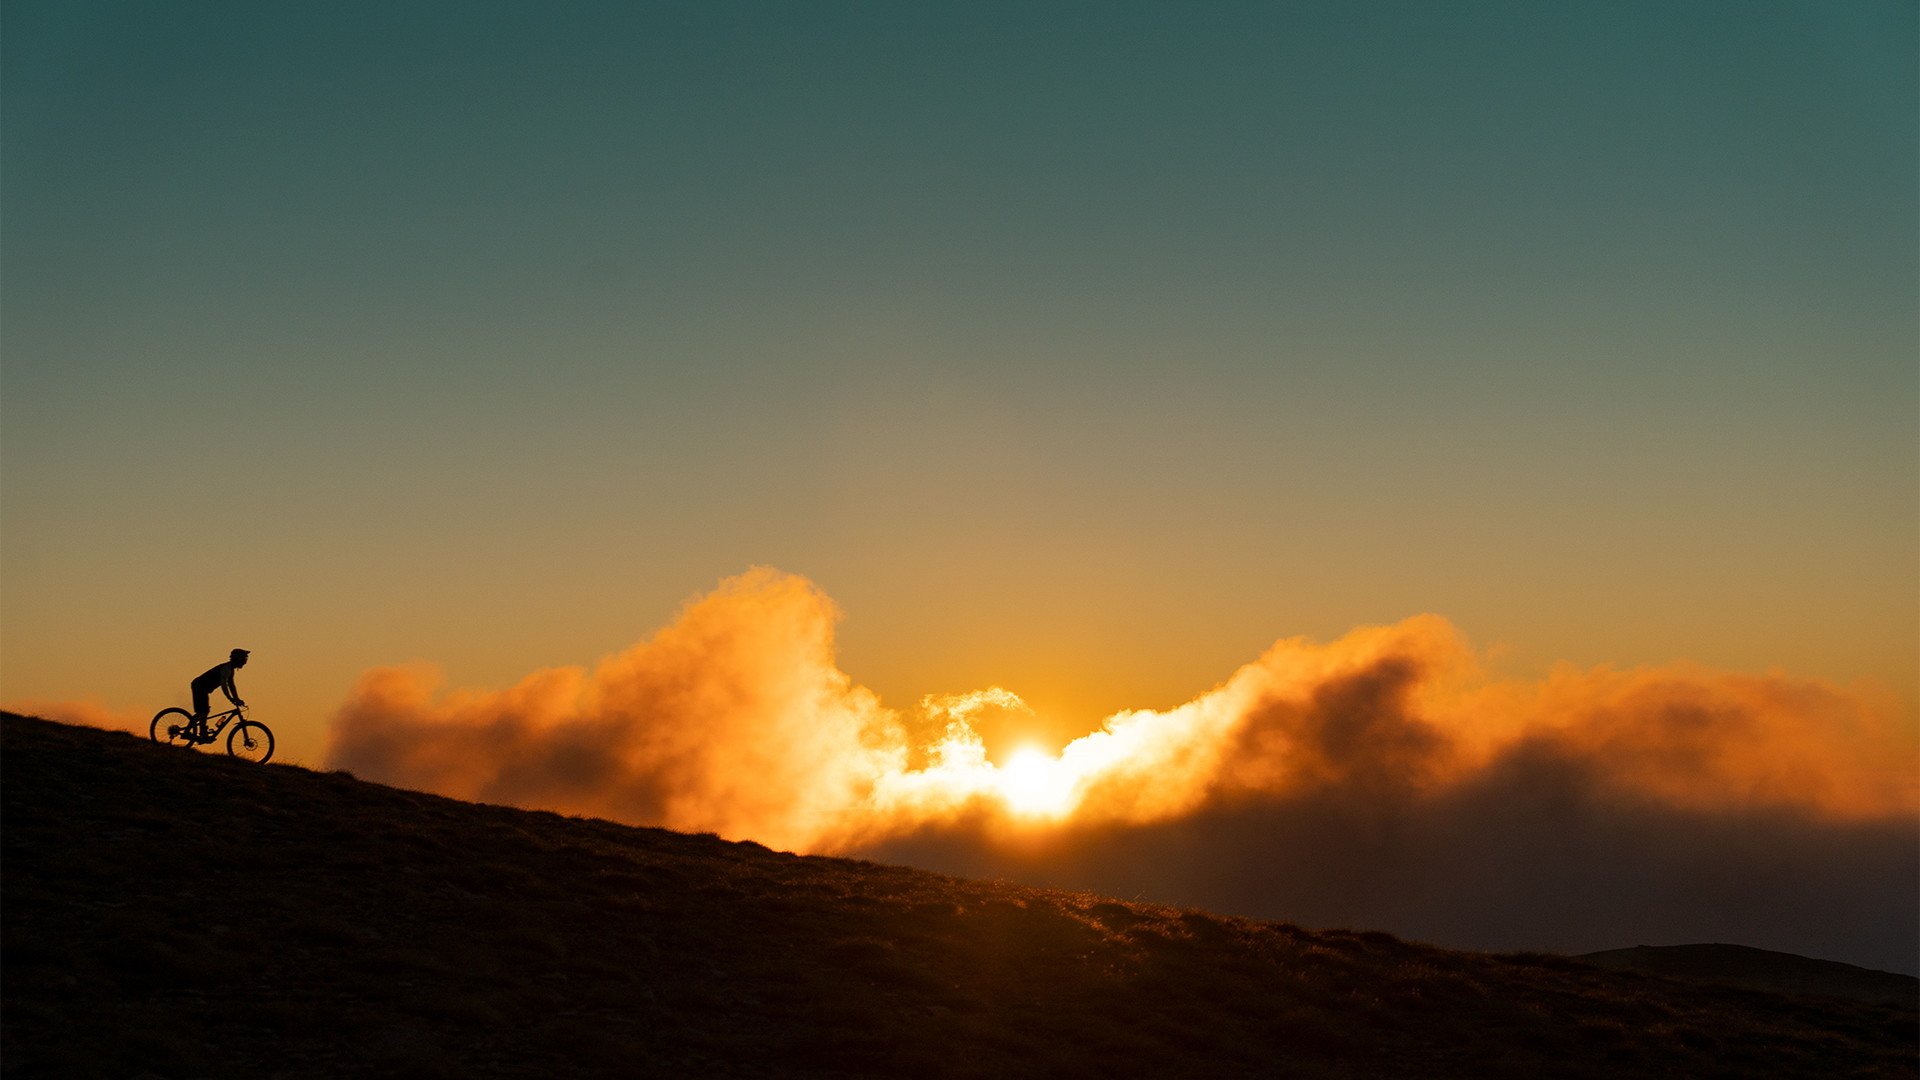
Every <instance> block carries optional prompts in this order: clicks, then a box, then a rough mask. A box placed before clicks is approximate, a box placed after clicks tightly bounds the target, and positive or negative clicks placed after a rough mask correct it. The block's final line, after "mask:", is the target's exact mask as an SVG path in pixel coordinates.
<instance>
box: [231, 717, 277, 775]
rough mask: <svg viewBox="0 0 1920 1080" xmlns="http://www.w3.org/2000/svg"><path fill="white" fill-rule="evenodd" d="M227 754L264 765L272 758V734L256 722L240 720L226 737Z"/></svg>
mask: <svg viewBox="0 0 1920 1080" xmlns="http://www.w3.org/2000/svg"><path fill="white" fill-rule="evenodd" d="M227 753H229V754H231V755H233V756H234V757H237V758H243V759H245V760H247V761H251V762H254V763H255V764H260V765H264V764H266V761H267V759H268V758H270V757H272V756H273V732H272V731H271V730H269V729H268V727H267V725H265V724H263V723H261V722H260V721H258V720H242V721H240V722H239V723H237V724H235V725H233V733H232V734H231V735H228V736H227Z"/></svg>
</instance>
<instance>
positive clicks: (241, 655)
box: [227, 649, 247, 660]
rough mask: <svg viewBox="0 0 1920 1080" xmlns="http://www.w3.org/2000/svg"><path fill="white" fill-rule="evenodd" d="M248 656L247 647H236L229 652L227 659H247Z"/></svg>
mask: <svg viewBox="0 0 1920 1080" xmlns="http://www.w3.org/2000/svg"><path fill="white" fill-rule="evenodd" d="M246 658H247V650H245V649H235V650H233V651H232V652H230V653H228V654H227V659H229V660H245V659H246Z"/></svg>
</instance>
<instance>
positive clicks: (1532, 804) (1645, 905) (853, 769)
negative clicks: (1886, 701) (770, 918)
mask: <svg viewBox="0 0 1920 1080" xmlns="http://www.w3.org/2000/svg"><path fill="white" fill-rule="evenodd" d="M836 619H837V611H836V610H835V608H834V605H833V604H832V602H831V601H830V600H829V599H828V598H827V597H826V596H825V595H824V594H823V593H822V592H821V591H820V590H819V589H818V588H816V587H815V586H814V585H813V584H812V583H810V582H808V581H806V580H805V579H802V578H798V577H794V576H791V575H786V574H781V573H779V572H776V571H773V570H768V569H756V570H753V571H750V572H748V573H746V574H743V575H741V576H739V577H736V578H733V579H730V580H728V581H726V582H724V583H722V585H721V586H720V587H719V588H718V589H717V590H715V591H714V592H713V593H711V594H709V595H707V596H705V597H702V598H700V599H698V600H696V601H694V602H692V603H690V604H689V605H688V606H687V607H686V608H685V609H684V610H683V611H682V612H681V613H680V615H679V617H678V618H677V619H676V620H675V622H674V623H673V624H672V625H670V626H668V627H667V628H666V629H664V630H661V631H660V632H659V633H657V634H656V635H655V636H654V637H653V638H651V639H650V640H648V641H645V642H643V643H641V644H639V645H636V646H634V647H633V648H631V649H629V650H627V651H625V652H623V653H620V654H618V655H615V656H612V657H609V658H607V659H605V660H603V661H601V662H600V663H599V664H598V665H597V666H596V667H594V668H592V669H591V670H589V669H586V668H557V669H548V670H543V671H538V672H535V673H533V674H531V675H529V676H527V677H526V678H525V679H523V680H522V681H521V682H520V683H519V684H518V685H516V686H514V687H511V688H509V689H506V690H500V691H485V692H473V691H465V692H455V693H445V694H443V693H440V692H439V679H438V677H437V675H436V674H435V673H434V672H433V671H432V670H431V669H430V668H425V667H402V668H382V669H376V670H374V671H370V672H368V673H366V674H365V675H364V676H363V677H362V678H361V680H360V681H359V684H358V685H357V686H356V688H355V689H354V691H353V693H352V694H351V696H350V698H349V700H348V701H347V702H346V703H345V705H343V706H342V707H341V709H340V710H339V713H338V715H337V716H336V718H335V720H334V722H333V726H332V729H331V732H330V746H329V750H328V759H329V764H331V765H332V766H334V767H340V768H347V769H351V770H353V771H354V772H355V773H357V774H359V775H361V776H365V777H368V778H370V779H377V780H381V781H383V782H387V783H393V784H398V785H403V786H408V787H416V788H424V789H427V790H432V791H438V792H441V793H444V794H448V795H453V796H456V797H460V798H466V799H477V800H482V801H491V802H504V803H512V804H516V805H522V806H530V807H541V808H547V809H553V810H559V811H562V812H568V813H576V814H588V815H595V816H603V817H609V818H613V819H616V820H621V821H627V822H632V823H636V824H648V825H663V826H666V827H669V828H675V829H681V830H688V831H711V832H717V833H720V834H721V835H724V836H729V837H735V838H751V839H755V840H758V841H760V842H762V843H765V844H769V845H771V846H775V847H782V848H790V849H793V850H799V851H814V852H836V853H846V854H860V855H866V856H870V857H875V858H883V859H889V860H895V861H901V862H907V863H911V864H915V865H920V866H926V867H929V868H933V869H941V870H949V871H954V872H962V873H969V874H982V875H1004V876H1009V877H1016V878H1021V879H1024V880H1030V881H1035V882H1040V883H1046V884H1057V885H1063V886H1069V887H1078V888H1090V889H1097V890H1099V891H1102V892H1106V893H1110V894H1116V895H1120V896H1140V897H1144V898H1150V899H1155V900H1163V901H1170V902H1176V903H1188V904H1194V905H1198V906H1204V907H1209V908H1213V909H1216V910H1222V911H1229V912H1236V913H1242V914H1249V915H1255V916H1261V917H1271V918H1284V919H1291V920H1294V921H1299V922H1305V923H1309V924H1314V925H1329V924H1346V925H1366V926H1376V927H1380V928H1384V929H1389V930H1394V931H1396V932H1399V933H1403V934H1407V935H1410V936H1414V937H1421V938H1426V939H1428V940H1434V941H1439V942H1443V943H1447V944H1455V945H1464V946H1474V947H1485V948H1550V949H1560V950H1570V951H1577V950H1581V949H1588V948H1594V949H1597V948H1602V947H1612V946H1617V945H1627V944H1659V943H1668V942H1676V941H1738V942H1743V943H1747V944H1753V945H1759V946H1762V947H1769V948H1780V949H1788V950H1791V951H1797V952H1803V953H1810V954H1813V955H1820V956H1827V957H1831V958H1835V959H1841V960H1850V961H1852V962H1856V963H1866V964H1870V965H1871V966H1876V967H1882V968H1890V969H1894V970H1903V971H1913V970H1914V969H1915V968H1916V967H1917V966H1920V964H1916V960H1915V951H1916V948H1920V942H1917V941H1916V930H1915V926H1914V920H1913V918H1912V912H1913V910H1914V909H1915V905H1916V903H1917V902H1920V824H1917V823H1916V799H1917V796H1920V783H1917V782H1916V781H1920V776H1917V775H1916V773H1917V772H1920V768H1917V767H1916V761H1917V760H1920V758H1917V756H1916V749H1915V745H1914V739H1913V735H1912V733H1911V732H1910V731H1905V730H1903V729H1902V727H1901V726H1900V725H1899V724H1898V723H1897V722H1896V721H1895V719H1894V717H1893V716H1892V713H1891V710H1890V709H1888V708H1886V707H1884V706H1881V705H1877V704H1876V703H1875V702H1874V701H1872V700H1870V699H1867V698H1865V697H1862V696H1860V695H1858V694H1854V693H1850V692H1848V691H1845V690H1843V689H1841V688H1838V687H1834V686H1831V685H1827V684H1824V683H1820V682H1815V681H1809V680H1798V679H1792V678H1789V677H1787V676H1784V675H1780V674H1765V675H1745V674H1730V673H1725V672H1718V671H1712V670H1708V669H1704V668H1700V667H1696V666H1691V665H1673V666H1667V667H1660V668H1645V669H1633V670H1616V669H1611V668H1597V669H1575V668H1572V667H1563V668H1561V669H1559V670H1556V671H1555V672H1553V673H1552V674H1551V675H1550V676H1549V677H1548V678H1546V679H1544V680H1540V681H1537V682H1518V681H1513V680H1499V679H1494V678H1491V677H1489V676H1488V675H1487V674H1486V673H1485V672H1484V670H1483V669H1482V667H1481V664H1480V662H1479V658H1478V656H1477V654H1476V653H1475V652H1474V650H1473V649H1472V648H1471V647H1470V646H1469V645H1468V644H1467V643H1466V642H1465V641H1464V640H1463V639H1462V638H1461V636H1460V635H1459V634H1458V632H1457V631H1455V630H1454V628H1453V627H1452V626H1451V625H1450V624H1448V623H1447V622H1446V621H1445V620H1444V619H1441V618H1439V617H1437V616H1432V615H1424V616H1419V617H1416V618H1412V619H1409V620H1406V621H1404V622H1402V623H1399V624H1396V625H1393V626H1387V627H1372V628H1365V629H1360V630H1356V631H1354V632H1352V633H1350V634H1348V635H1347V636H1345V637H1343V638H1341V639H1340V640H1338V641H1335V642H1332V643H1330V644H1316V643H1313V642H1308V641H1305V640H1298V639H1296V640H1288V641H1282V642H1280V643H1278V644H1276V645H1274V646H1273V647H1272V648H1271V649H1269V650H1268V651H1267V653H1266V654H1265V655H1263V656H1261V657H1260V658H1259V659H1258V660H1256V661H1254V662H1253V663H1250V664H1247V665H1246V666H1244V667H1242V668H1241V669H1239V670H1238V671H1236V672H1234V673H1232V674H1231V675H1230V676H1229V677H1228V678H1227V679H1226V680H1225V681H1224V682H1222V683H1221V684H1220V685H1219V686H1217V687H1215V688H1213V689H1211V690H1208V691H1207V692H1205V693H1203V694H1200V695H1199V696H1198V697H1196V698H1194V699H1193V700H1192V701H1190V702H1188V703H1187V704H1185V705H1182V706H1180V707H1178V708H1174V709H1170V710H1166V711H1163V712H1156V711H1139V712H1127V713H1121V714H1118V715H1115V716H1113V717H1110V718H1109V719H1108V720H1107V721H1106V722H1105V723H1104V724H1103V725H1102V726H1101V728H1100V729H1099V730H1097V731H1094V732H1091V733H1089V734H1088V735H1086V736H1085V737H1083V738H1081V739H1078V740H1075V741H1074V742H1072V743H1070V744H1068V745H1067V746H1066V747H1065V748H1064V749H1063V750H1062V751H1060V752H1059V753H1058V754H1055V755H1045V754H1039V753H1035V752H1028V753H1024V754H1021V755H1017V756H1015V757H1013V758H1010V759H1008V760H1006V761H1003V762H997V763H996V762H993V761H990V760H988V758H987V755H986V753H985V750H984V748H983V746H982V744H981V741H980V739H979V737H978V734H977V732H976V730H975V727H976V723H977V722H978V720H979V718H980V716H981V715H982V710H999V711H1000V713H999V715H1001V716H1003V717H1004V716H1005V715H1007V714H1008V713H1012V714H1015V715H1017V714H1018V712H1019V711H1020V710H1023V709H1024V708H1025V705H1024V703H1022V702H1021V701H1020V700H1019V698H1018V697H1017V695H1015V694H1013V693H1012V692H1010V691H1008V690H1005V689H1002V688H997V687H996V688H990V689H987V690H982V691H975V692H972V693H966V694H956V695H949V696H935V697H928V698H926V699H924V700H923V701H921V702H920V703H919V705H918V706H917V707H916V708H914V709H911V710H908V711H906V712H900V711H897V710H894V709H890V708H888V707H886V706H885V705H883V704H882V703H881V702H880V701H879V700H878V699H877V698H876V697H875V696H874V695H873V694H872V693H871V692H870V691H868V690H866V689H865V688H863V687H860V686H858V685H856V684H855V683H854V682H853V681H852V680H851V679H850V678H849V677H848V676H847V675H846V674H845V673H844V672H842V671H840V669H839V668H838V666H837V663H836V661H835V657H834V648H833V628H834V624H835V621H836Z"/></svg>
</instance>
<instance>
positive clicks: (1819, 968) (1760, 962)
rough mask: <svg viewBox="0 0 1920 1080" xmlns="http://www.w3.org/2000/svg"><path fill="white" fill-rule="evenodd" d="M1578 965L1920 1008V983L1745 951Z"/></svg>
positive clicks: (1661, 951)
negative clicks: (1711, 980) (1591, 965)
mask: <svg viewBox="0 0 1920 1080" xmlns="http://www.w3.org/2000/svg"><path fill="white" fill-rule="evenodd" d="M1575 959H1577V960H1582V961H1585V962H1586V963H1589V964H1597V965H1599V966H1601V967H1609V968H1617V969H1621V970H1631V971H1648V972H1652V973H1654V974H1656V975H1671V976H1674V977H1675V978H1681V979H1716V980H1719V981H1721V982H1732V983H1740V984H1742V985H1746V986H1762V987H1766V988H1768V989H1770V990H1779V991H1782V992H1784V993H1789V994H1832V995H1833V996H1835V997H1848V998H1858V999H1859V1000H1861V1001H1884V1002H1886V1003H1888V1004H1891V1005H1915V1004H1920V979H1916V978H1914V977H1913V976H1911V975H1897V974H1895V973H1893V972H1891V971H1873V970H1870V969H1868V968H1863V967H1855V966H1854V965H1852V964H1842V963H1839V962H1837V961H1833V960H1815V959H1812V958H1810V957H1805V956H1794V955H1793V954H1791V953H1781V952H1773V951H1770V950H1768V949H1754V948H1749V947H1747V946H1745V945H1636V946H1634V947H1633V948H1631V949H1608V950H1606V951H1605V952H1597V953H1585V954H1583V955H1581V956H1577V957H1575Z"/></svg>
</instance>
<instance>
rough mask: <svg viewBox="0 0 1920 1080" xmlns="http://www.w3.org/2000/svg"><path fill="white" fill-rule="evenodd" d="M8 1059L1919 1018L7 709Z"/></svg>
mask: <svg viewBox="0 0 1920 1080" xmlns="http://www.w3.org/2000/svg"><path fill="white" fill-rule="evenodd" d="M0 798H4V878H3V879H0V884H3V886H4V896H3V897H0V919H3V920H4V940H3V941H0V947H3V951H4V956H3V960H4V971H3V972H0V975H3V976H4V977H3V978H0V1008H3V1009H4V1016H3V1019H4V1036H5V1038H4V1047H3V1050H0V1069H3V1070H4V1073H5V1075H6V1076H8V1077H23V1078H24V1077H30V1076H82V1075H84V1076H103V1077H134V1076H137V1075H141V1074H149V1075H150V1076H153V1077H162V1078H179V1077H189V1076H194V1077H197V1076H211V1077H256V1076H286V1077H307V1076H314V1077H319V1076H327V1077H332V1076H369V1077H371V1076H388V1075H406V1076H420V1077H433V1076H445V1077H455V1076H458V1077H489V1076H544V1075H573V1076H616V1075H617V1076H639V1075H661V1076H685V1075H728V1076H780V1075H799V1074H809V1073H813V1074H831V1075H868V1076H900V1075H906V1074H919V1075H923V1076H982V1077H987V1076H1009V1075H1016V1076H1017V1075H1030V1076H1039V1075H1045V1076H1085V1077H1103V1078H1105V1077H1112V1076H1140V1075H1165V1076H1174V1075H1183V1076H1184V1075H1207V1076H1236V1075H1247V1076H1253V1075H1259V1076H1274V1075H1280V1076H1305V1077H1357V1076H1461V1077H1466V1076H1476V1077H1477V1076H1516V1077H1518V1076H1537V1075H1554V1076H1566V1077H1582V1076H1591V1077H1620V1076H1656V1075H1685V1076H1695V1077H1711V1076H1754V1075H1767V1076H1807V1077H1816V1076H1817V1077H1843V1076H1860V1077H1878V1076H1914V1075H1916V1064H1915V1062H1916V1052H1917V1051H1920V1047H1917V1046H1916V1013H1915V1009H1914V1007H1913V1006H1912V1004H1911V1003H1908V1004H1906V1005H1901V1006H1895V1005H1887V1004H1876V1003H1871V1002H1863V1001H1848V1000H1843V999H1839V998H1833V997H1824V996H1805V997H1791V996H1786V995H1783V994H1777V993H1772V992H1767V991H1762V990H1752V989H1741V988H1738V987H1732V986H1727V985H1714V984H1707V983H1690V982H1682V981H1677V980H1671V979H1666V978H1662V977H1659V976H1654V975H1646V974H1640V973H1636V972H1632V971H1609V970H1604V969H1601V968H1596V967H1592V966H1588V965H1585V964H1580V963H1577V962H1574V961H1571V960H1567V959H1564V958H1559V957H1545V956H1532V955H1513V956H1497V955H1486V954H1478V953H1462V952H1453V951H1448V950H1442V949H1434V948H1428V947H1426V946H1421V945H1415V944H1411V943H1408V942H1404V941H1400V940H1398V939H1396V938H1394V937H1392V936H1390V935H1388V934H1384V933H1377V932H1368V933H1352V932H1347V931H1320V932H1315V931H1308V930H1303V929H1300V928H1298V927H1295V926H1291V925H1287V924H1284V923H1262V922H1252V921H1248V920H1242V919H1231V918H1220V917H1215V916H1211V915H1207V914H1203V913H1200V912H1192V911H1180V910H1175V909H1171V908H1165V907H1159V906H1155V905H1150V904H1139V903H1122V902H1117V901H1114V900H1108V899H1103V898H1101V897H1097V896H1090V895H1083V894H1072V893H1062V892H1053V891H1047V890H1040V889H1029V888H1022V887H1017V886H1012V885H1006V884H1001V883H994V882H980V881H966V880H961V879H955V878H948V877H942V876H939V875H935V874H929V873H923V872H920V871H915V870H907V869H901V868H896V867H888V866H879V865H874V864H871V863H864V862H853V861H848V860H842V859H827V858H811V857H809V858H801V857H796V856H792V855H785V854H779V853H775V852H771V851H768V850H766V849H765V848H762V847H760V846H759V845H756V844H751V843H744V844H734V843H727V842H724V841H721V840H718V839H715V838H713V837H711V836H686V835H682V834H677V833H671V832H666V831H663V830H657V829H636V828H629V827H626V826H620V825H613V824H609V823H606V822H601V821H592V820H584V819H573V818H563V817H559V816H557V815H553V814H547V813H536V812H528V811H521V810H510V809H504V808H500V807H492V806H479V805H473V804H469V803H461V802H456V801H453V800H449V799H443V798H439V797H436V796H431V795H423V794H417V793H413V792H408V791H400V790H396V789H392V788H386V787H381V786H379V785H374V784H368V783H363V782H360V781H357V780H354V779H352V778H351V777H348V776H346V775H343V774H325V773H314V772H310V771H308V770H305V769H299V768H294V767H288V766H278V765H270V766H264V767H263V766H254V765H247V764H244V763H240V762H234V761H229V760H225V759H223V758H215V757H211V756H208V755H202V754H196V753H194V752H192V751H184V750H178V749H171V748H166V747H160V746H155V745H152V744H150V743H147V742H144V741H142V740H139V739H136V738H134V737H131V736H128V735H124V734H117V733H110V732H101V731H94V730H91V729H85V728H75V727H68V726H64V725H58V724H52V723H48V722H46V721H41V720H35V719H29V718H23V717H18V716H14V715H11V714H7V715H5V716H4V719H0Z"/></svg>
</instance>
